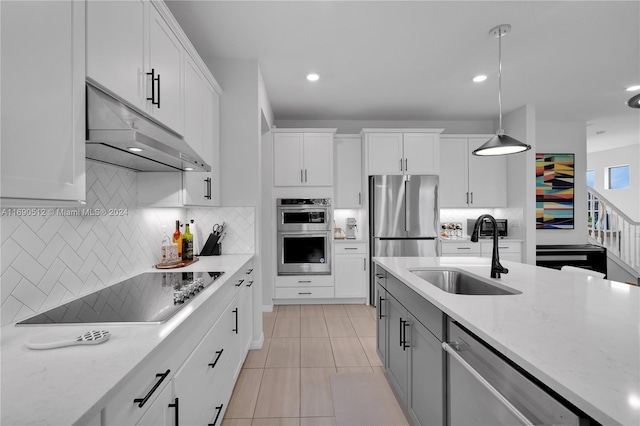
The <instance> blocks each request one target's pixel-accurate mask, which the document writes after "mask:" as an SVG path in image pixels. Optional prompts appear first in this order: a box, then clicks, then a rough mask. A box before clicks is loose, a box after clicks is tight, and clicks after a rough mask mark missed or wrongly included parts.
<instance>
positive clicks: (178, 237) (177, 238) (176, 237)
mask: <svg viewBox="0 0 640 426" xmlns="http://www.w3.org/2000/svg"><path fill="white" fill-rule="evenodd" d="M173 242H174V243H176V244H177V245H178V257H179V258H182V233H181V232H180V221H179V220H176V231H175V232H174V233H173Z"/></svg>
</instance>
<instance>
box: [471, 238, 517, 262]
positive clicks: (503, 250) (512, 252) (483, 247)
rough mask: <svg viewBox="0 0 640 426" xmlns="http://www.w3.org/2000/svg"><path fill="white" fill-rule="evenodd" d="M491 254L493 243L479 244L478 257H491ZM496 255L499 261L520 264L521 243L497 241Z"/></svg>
mask: <svg viewBox="0 0 640 426" xmlns="http://www.w3.org/2000/svg"><path fill="white" fill-rule="evenodd" d="M492 254H493V242H481V243H480V255H481V256H482V257H491V256H492ZM498 254H499V256H500V260H511V261H513V262H522V243H521V242H520V241H504V240H500V241H498Z"/></svg>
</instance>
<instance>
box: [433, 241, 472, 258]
mask: <svg viewBox="0 0 640 426" xmlns="http://www.w3.org/2000/svg"><path fill="white" fill-rule="evenodd" d="M451 254H453V255H458V256H460V255H462V256H479V255H480V244H478V243H471V242H469V243H442V255H443V256H447V255H451Z"/></svg>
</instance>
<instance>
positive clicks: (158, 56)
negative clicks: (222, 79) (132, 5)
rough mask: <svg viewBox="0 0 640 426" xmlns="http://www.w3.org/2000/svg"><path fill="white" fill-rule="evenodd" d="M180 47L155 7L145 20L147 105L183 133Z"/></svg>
mask: <svg viewBox="0 0 640 426" xmlns="http://www.w3.org/2000/svg"><path fill="white" fill-rule="evenodd" d="M183 51H184V49H183V47H182V44H180V41H179V40H178V37H177V36H176V34H175V33H174V32H173V30H172V29H171V27H169V25H168V24H167V22H166V21H165V20H164V18H163V17H162V15H160V12H158V10H157V9H156V8H155V7H152V8H151V10H150V19H149V70H147V73H151V75H149V76H148V77H149V78H148V80H147V87H148V89H147V98H148V99H149V100H148V101H147V102H148V104H147V105H148V108H149V111H150V112H151V114H152V115H153V116H154V117H156V118H157V119H158V120H159V121H160V122H162V123H164V124H166V125H167V126H169V127H170V128H171V129H173V130H175V131H176V132H178V133H180V134H182V133H183V125H184V123H183V116H182V72H181V71H182V54H183Z"/></svg>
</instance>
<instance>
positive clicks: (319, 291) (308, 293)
mask: <svg viewBox="0 0 640 426" xmlns="http://www.w3.org/2000/svg"><path fill="white" fill-rule="evenodd" d="M332 297H333V287H287V288H276V294H275V298H276V299H315V298H323V299H324V298H332Z"/></svg>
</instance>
